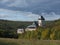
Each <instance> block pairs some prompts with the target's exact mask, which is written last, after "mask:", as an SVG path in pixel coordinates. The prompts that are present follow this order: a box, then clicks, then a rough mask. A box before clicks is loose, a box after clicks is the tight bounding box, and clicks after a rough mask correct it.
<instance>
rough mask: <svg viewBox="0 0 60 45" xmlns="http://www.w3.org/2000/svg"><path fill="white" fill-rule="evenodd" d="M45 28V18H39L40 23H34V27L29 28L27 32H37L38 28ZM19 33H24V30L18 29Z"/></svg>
mask: <svg viewBox="0 0 60 45" xmlns="http://www.w3.org/2000/svg"><path fill="white" fill-rule="evenodd" d="M44 26H45V19H44V17H43V16H40V17H39V18H38V21H34V22H33V23H32V25H29V26H27V28H26V29H25V31H33V30H36V28H37V27H44ZM17 33H24V29H23V28H22V29H18V30H17Z"/></svg>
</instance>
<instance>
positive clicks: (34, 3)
mask: <svg viewBox="0 0 60 45" xmlns="http://www.w3.org/2000/svg"><path fill="white" fill-rule="evenodd" d="M0 8H2V9H8V10H15V11H26V12H33V13H35V14H41V13H42V12H46V13H50V12H55V13H60V0H0Z"/></svg>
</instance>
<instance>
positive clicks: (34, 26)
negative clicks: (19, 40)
mask: <svg viewBox="0 0 60 45" xmlns="http://www.w3.org/2000/svg"><path fill="white" fill-rule="evenodd" d="M32 30H36V25H35V23H34V22H33V24H32V25H29V26H27V28H26V29H25V31H32Z"/></svg>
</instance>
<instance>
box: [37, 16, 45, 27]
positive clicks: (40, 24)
mask: <svg viewBox="0 0 60 45" xmlns="http://www.w3.org/2000/svg"><path fill="white" fill-rule="evenodd" d="M38 26H39V27H43V26H45V19H44V17H43V16H41V17H39V18H38Z"/></svg>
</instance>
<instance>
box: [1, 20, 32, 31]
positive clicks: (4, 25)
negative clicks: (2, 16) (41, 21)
mask: <svg viewBox="0 0 60 45" xmlns="http://www.w3.org/2000/svg"><path fill="white" fill-rule="evenodd" d="M30 24H32V22H28V21H9V20H0V29H2V30H16V29H17V28H22V27H24V28H25V27H27V26H28V25H30Z"/></svg>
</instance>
